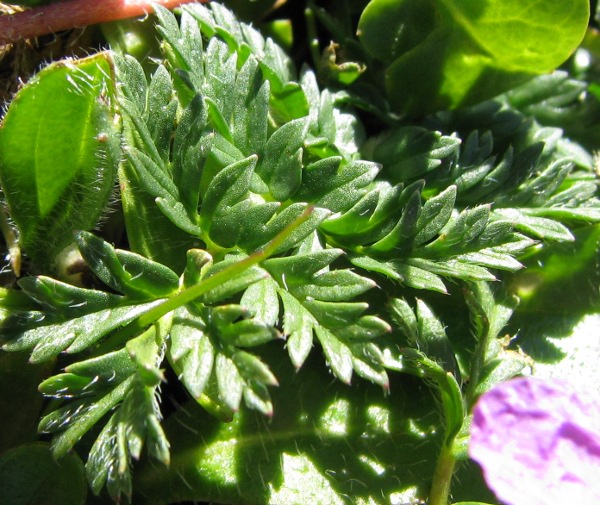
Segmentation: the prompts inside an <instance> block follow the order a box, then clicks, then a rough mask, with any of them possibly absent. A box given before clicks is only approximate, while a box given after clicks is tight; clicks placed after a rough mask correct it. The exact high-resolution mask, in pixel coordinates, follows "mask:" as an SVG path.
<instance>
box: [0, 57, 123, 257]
mask: <svg viewBox="0 0 600 505" xmlns="http://www.w3.org/2000/svg"><path fill="white" fill-rule="evenodd" d="M113 78H114V76H113V63H112V57H111V56H110V54H109V53H99V54H97V55H94V56H90V57H89V58H85V59H82V60H78V61H65V62H58V63H53V64H51V65H49V66H48V67H46V68H45V69H44V70H42V71H41V72H40V73H39V74H37V75H36V76H35V77H34V78H33V79H32V80H31V81H29V82H28V83H27V84H26V85H25V86H24V87H23V89H22V90H21V91H20V92H19V93H18V94H17V96H16V97H15V99H14V100H13V102H12V103H11V105H10V107H9V110H8V112H7V113H6V116H5V117H4V120H3V122H2V128H1V129H0V180H1V181H2V188H3V190H4V196H5V198H6V201H7V203H8V205H9V207H10V214H11V217H12V219H13V220H14V222H15V223H16V225H17V227H18V230H19V235H20V242H21V246H22V248H23V249H24V250H25V252H26V253H27V254H28V255H29V256H30V257H31V258H32V259H34V261H36V262H39V263H40V264H43V265H49V264H51V261H52V259H53V258H54V256H55V255H56V254H57V253H58V252H59V251H60V250H61V249H62V248H63V247H65V246H66V245H68V244H69V243H70V242H72V240H73V237H72V233H73V232H74V231H75V230H81V229H83V230H89V229H91V228H92V227H93V226H94V225H95V224H96V221H97V220H98V218H99V216H100V215H101V213H102V211H103V210H104V207H105V205H106V203H107V201H108V198H109V196H110V194H111V192H112V190H113V185H114V181H115V176H116V168H117V163H118V162H119V157H120V140H119V134H118V128H117V125H115V118H114V82H113Z"/></svg>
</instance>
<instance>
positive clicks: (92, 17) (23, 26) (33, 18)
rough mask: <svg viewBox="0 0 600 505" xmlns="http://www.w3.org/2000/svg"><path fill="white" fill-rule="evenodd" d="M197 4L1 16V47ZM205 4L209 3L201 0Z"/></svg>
mask: <svg viewBox="0 0 600 505" xmlns="http://www.w3.org/2000/svg"><path fill="white" fill-rule="evenodd" d="M194 1H196V0H66V1H64V2H58V3H53V4H50V5H43V6H41V7H36V8H35V9H29V10H26V11H23V12H17V13H16V14H11V15H8V16H0V45H2V44H9V43H11V42H17V41H19V40H22V39H29V38H33V37H39V36H40V35H46V34H48V33H55V32H59V31H61V30H68V29H70V28H76V27H83V26H86V25H92V24H96V23H104V22H107V21H116V20H118V19H125V18H130V17H134V16H142V15H144V14H147V13H148V12H152V5H153V4H159V5H162V6H163V7H166V8H167V9H173V8H175V7H178V6H180V5H182V4H185V3H190V2H194ZM200 1H202V2H206V1H208V0H200Z"/></svg>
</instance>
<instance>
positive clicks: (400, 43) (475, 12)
mask: <svg viewBox="0 0 600 505" xmlns="http://www.w3.org/2000/svg"><path fill="white" fill-rule="evenodd" d="M588 18H589V3H588V2H587V0H574V1H571V2H551V3H548V2H522V1H519V0H513V1H503V0H498V1H495V0H491V1H487V2H479V1H477V0H441V1H437V2H435V3H433V4H432V3H429V2H422V1H420V0H401V1H396V0H373V1H371V2H370V3H369V4H368V6H367V7H366V9H365V10H364V12H363V13H362V16H361V20H360V23H359V32H358V33H359V37H360V40H361V42H362V43H363V44H364V46H365V47H366V49H367V50H368V51H369V52H370V53H371V55H372V56H373V57H374V58H375V59H378V60H380V61H382V62H383V63H384V65H385V67H386V72H385V74H386V76H385V79H386V83H385V86H386V90H387V93H388V98H389V100H390V101H391V103H392V104H393V106H394V108H395V109H396V110H397V111H398V112H402V113H407V114H410V115H422V114H425V113H428V112H433V111H436V110H440V109H448V108H456V107H461V106H464V105H468V104H472V103H476V102H480V101H482V100H484V99H487V98H492V97H493V96H495V95H498V94H500V93H502V92H504V91H506V90H508V89H510V88H511V87H514V86H515V85H517V84H520V83H522V82H524V81H526V80H527V79H529V78H531V77H533V76H535V75H537V74H541V73H544V72H548V71H551V70H554V69H555V68H556V67H558V66H559V65H560V64H561V63H562V62H564V61H565V60H566V59H567V58H568V57H569V55H570V54H571V53H572V52H573V51H574V50H575V48H576V47H577V45H578V44H579V43H580V42H581V40H582V38H583V35H584V33H585V29H586V27H587V22H588ZM557 29H560V33H561V36H560V37H556V36H554V34H555V33H556V30H557Z"/></svg>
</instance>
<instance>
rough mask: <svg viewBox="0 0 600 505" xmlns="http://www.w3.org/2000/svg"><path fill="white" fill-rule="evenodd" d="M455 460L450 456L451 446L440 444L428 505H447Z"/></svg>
mask: <svg viewBox="0 0 600 505" xmlns="http://www.w3.org/2000/svg"><path fill="white" fill-rule="evenodd" d="M455 464H456V458H455V457H454V455H453V454H452V445H447V444H445V443H444V444H442V450H441V452H440V455H439V457H438V460H437V464H436V467H435V472H434V474H433V483H432V485H431V490H430V492H429V500H428V502H427V503H428V504H429V505H448V498H449V496H450V484H451V483H452V475H453V474H454V465H455Z"/></svg>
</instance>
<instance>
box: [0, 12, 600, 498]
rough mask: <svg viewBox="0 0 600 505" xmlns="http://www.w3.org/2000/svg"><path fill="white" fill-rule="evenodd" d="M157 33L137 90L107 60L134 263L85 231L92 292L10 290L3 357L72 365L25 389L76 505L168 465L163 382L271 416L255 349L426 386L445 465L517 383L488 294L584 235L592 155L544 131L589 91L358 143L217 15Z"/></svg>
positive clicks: (43, 280) (134, 74)
mask: <svg viewBox="0 0 600 505" xmlns="http://www.w3.org/2000/svg"><path fill="white" fill-rule="evenodd" d="M156 16H157V18H158V25H157V31H158V33H159V35H160V45H161V50H162V51H163V55H164V61H162V62H160V63H158V64H157V65H156V66H155V68H154V69H153V70H152V72H150V73H149V74H148V75H147V74H146V73H145V71H144V68H143V67H142V65H141V64H140V63H139V62H138V61H137V60H135V59H134V58H133V57H130V56H126V55H116V54H115V55H114V56H113V57H114V61H115V67H116V82H117V88H118V110H119V114H120V118H121V120H122V123H123V132H122V141H123V152H124V160H123V164H122V166H121V168H120V173H119V183H120V185H121V198H122V202H123V211H124V220H125V227H126V235H127V239H128V243H129V246H130V249H131V250H121V249H118V248H115V247H113V246H112V245H111V244H109V243H108V242H107V241H105V240H103V239H101V238H100V237H98V236H96V235H94V234H91V233H87V232H78V233H77V234H76V235H75V240H76V244H77V247H78V250H79V252H80V253H81V256H82V257H83V259H84V261H85V263H86V264H87V266H88V267H89V269H90V270H91V272H92V273H93V275H94V279H95V282H96V286H97V289H91V288H84V287H74V286H71V285H68V284H65V283H63V282H60V281H58V280H55V279H52V278H50V277H47V276H39V277H25V278H23V279H22V280H21V281H19V286H20V288H21V290H22V291H23V293H24V294H25V295H26V297H27V301H26V302H24V301H23V300H21V302H22V303H21V304H20V305H19V307H18V309H16V310H14V311H13V312H12V313H11V315H10V317H7V318H5V319H4V321H3V322H2V328H1V331H2V333H1V338H2V343H3V349H5V350H11V351H29V352H31V361H32V362H42V361H47V360H51V359H53V358H56V357H57V356H61V359H62V358H63V357H64V358H65V360H67V361H68V364H67V366H66V367H65V368H64V370H63V371H61V372H60V373H59V374H57V375H54V376H52V377H50V378H48V379H47V380H45V381H44V382H43V383H42V384H41V386H40V391H41V392H42V393H43V394H44V395H46V396H48V397H53V398H55V399H57V400H58V402H57V403H56V408H54V410H51V411H49V412H48V413H47V414H46V415H45V417H44V418H43V419H42V421H41V423H40V427H39V428H40V431H41V432H44V433H48V434H52V436H53V442H52V449H53V451H54V454H55V455H56V456H61V455H64V454H66V453H67V452H69V451H70V450H71V449H72V448H73V447H74V446H75V444H77V443H78V442H79V440H80V439H81V438H82V437H84V436H85V435H86V434H87V433H88V432H90V433H89V436H90V437H91V436H92V435H93V436H97V438H96V441H95V442H94V443H93V445H91V449H90V452H89V457H88V459H87V464H86V470H87V473H88V479H89V481H90V484H91V488H92V490H93V491H94V493H99V492H100V491H101V489H102V488H103V487H105V486H106V488H107V490H108V492H109V493H110V495H111V496H112V497H113V498H115V499H116V500H118V499H119V497H120V496H121V495H124V496H126V497H128V498H129V499H130V498H131V494H132V481H131V474H130V466H131V462H132V460H137V459H139V458H140V456H141V454H142V448H143V447H145V448H146V451H147V453H148V454H149V455H150V456H151V457H152V458H154V459H155V460H157V461H159V462H161V463H163V464H169V461H170V454H169V442H168V440H167V437H166V435H165V433H164V432H163V427H162V424H161V422H162V413H161V408H160V403H159V400H160V397H161V386H162V384H163V382H164V380H165V371H166V370H169V372H174V375H175V376H176V377H177V379H178V380H179V381H180V382H181V384H182V385H183V386H184V388H185V389H186V390H187V392H188V393H189V395H190V397H191V398H193V399H194V400H195V401H196V402H198V404H200V405H201V406H202V407H203V408H204V409H205V410H207V411H208V412H210V413H211V414H213V415H214V416H216V417H217V418H219V419H222V420H231V419H232V418H233V417H234V415H236V412H237V411H238V410H239V409H240V408H242V403H243V404H245V405H246V406H247V407H249V408H250V409H255V410H257V411H258V412H260V413H262V414H264V415H266V416H272V415H273V412H274V410H275V411H276V409H277V406H276V405H274V404H273V401H272V399H271V394H270V392H269V390H270V388H273V387H277V386H278V384H279V380H278V376H276V374H275V373H274V372H273V369H272V367H271V366H270V364H269V363H268V361H267V360H265V359H263V351H264V349H267V348H271V347H273V346H277V345H280V346H281V343H282V342H283V341H285V350H286V352H287V354H288V356H289V359H290V361H291V366H292V367H295V368H296V369H299V368H301V367H302V366H303V365H304V364H305V363H306V362H307V360H308V358H309V355H310V354H311V351H312V352H313V353H314V354H317V355H318V354H319V353H321V354H322V355H323V359H324V361H325V362H326V363H327V365H328V367H329V369H330V370H331V372H332V374H333V376H335V378H337V379H339V381H341V382H343V383H345V384H349V383H350V382H351V380H352V378H353V376H354V375H355V374H356V375H358V376H360V377H362V378H364V379H367V380H368V381H370V382H372V383H374V384H376V385H378V386H380V388H381V389H383V390H384V391H385V392H387V391H388V389H389V388H390V372H391V371H394V372H395V371H403V372H407V373H410V374H412V375H415V376H417V377H420V378H422V379H424V380H425V381H426V382H427V383H428V384H430V385H431V386H432V389H433V390H434V391H435V392H436V397H437V398H438V399H439V400H440V404H441V407H442V408H441V412H442V414H443V416H442V417H443V419H444V424H445V427H444V429H443V430H441V431H440V433H442V431H443V443H444V444H445V447H446V448H447V449H448V451H449V452H452V451H453V452H454V453H456V454H459V453H460V447H459V446H460V444H461V443H463V442H464V439H465V437H466V430H467V428H468V415H469V412H470V409H471V407H472V405H473V403H474V401H475V400H476V399H477V397H478V396H479V395H480V394H482V393H483V392H485V391H486V390H487V389H489V388H490V387H492V386H493V385H494V384H496V383H497V382H499V381H502V380H505V379H507V378H510V377H512V376H514V375H516V374H518V373H520V372H521V371H522V370H524V369H525V367H526V366H527V365H528V361H527V360H526V359H525V358H524V357H523V356H522V355H521V354H519V353H516V352H514V351H512V350H508V349H507V345H508V342H507V341H505V340H504V339H503V338H502V337H501V335H502V333H501V332H502V331H503V330H504V328H505V326H506V324H507V323H508V321H509V319H510V317H511V315H512V312H513V310H514V309H515V306H516V301H515V299H514V298H513V297H511V296H510V295H508V294H507V292H506V288H505V285H504V283H500V282H497V281H502V280H504V278H505V276H506V275H508V274H509V273H512V272H516V271H517V270H519V269H521V268H522V267H523V262H524V257H525V256H526V255H527V254H535V250H534V248H533V247H532V246H534V245H535V244H540V243H541V244H543V243H544V242H547V241H558V242H563V241H564V242H567V241H572V240H573V233H572V230H573V229H574V228H576V227H578V226H582V225H584V224H586V223H597V222H599V221H600V200H599V199H598V179H597V177H596V175H595V174H594V173H593V171H592V166H591V165H592V161H591V157H590V156H589V154H588V153H587V151H586V150H585V148H583V147H582V146H581V145H579V144H578V143H577V142H576V140H574V139H572V138H569V137H567V136H565V135H563V132H562V131H561V130H559V129H557V128H554V127H551V126H547V125H550V124H553V123H552V121H554V120H555V121H557V122H558V123H561V122H562V121H563V119H562V118H564V117H568V118H573V117H576V116H577V115H578V114H579V112H578V111H579V108H578V106H577V104H576V103H575V102H576V96H577V93H578V92H579V91H580V90H581V86H580V85H579V84H578V83H576V82H574V81H570V80H565V78H564V76H562V74H554V75H553V76H550V77H547V78H541V79H538V80H535V81H532V82H530V83H528V84H526V85H525V86H524V87H522V88H519V89H515V90H513V91H511V92H510V93H509V94H507V95H505V96H502V97H499V98H498V99H496V100H494V101H490V102H484V103H482V104H479V105H477V106H475V107H473V108H470V109H465V110H462V111H458V112H444V113H439V114H437V115H435V116H429V117H427V118H426V119H424V120H423V121H421V122H419V123H418V124H417V123H412V124H404V123H401V122H399V121H398V118H393V121H392V122H393V126H392V127H390V128H389V129H387V130H385V131H384V132H383V133H381V134H379V135H377V136H373V137H371V138H369V139H365V132H364V129H363V127H362V125H361V122H360V120H359V117H358V115H357V114H356V113H355V111H354V110H353V109H352V108H349V107H348V102H351V101H352V100H351V99H348V95H345V94H342V93H336V92H334V91H332V90H320V89H319V85H318V83H317V77H316V75H315V73H313V71H311V70H309V69H307V68H304V69H303V70H302V71H301V72H297V70H296V68H295V67H294V64H293V62H292V60H291V59H290V58H289V57H288V56H287V55H286V54H285V53H284V52H283V50H282V49H281V48H279V47H278V46H277V45H276V44H275V43H274V42H273V41H272V40H271V39H265V38H264V37H263V36H262V35H261V33H260V32H258V31H257V30H256V29H254V28H253V27H251V26H250V25H247V24H244V23H240V22H239V21H238V20H237V19H236V18H235V16H234V15H233V14H232V13H231V12H230V11H228V10H227V9H225V8H224V7H223V6H221V5H219V4H218V3H214V4H211V6H210V7H205V6H203V5H200V4H195V5H192V6H187V7H184V8H183V9H182V13H181V16H180V18H179V19H178V18H176V17H175V15H174V14H172V13H170V12H168V11H167V10H165V9H163V8H160V7H156ZM393 56H394V57H395V55H393ZM556 83H558V84H559V86H555V84H556ZM375 101H376V99H375V98H374V99H373V103H375ZM354 102H355V103H357V102H356V100H354ZM549 102H551V103H555V104H556V106H557V107H561V106H564V107H563V109H564V110H563V111H562V114H564V116H562V115H560V114H558V112H557V114H558V115H559V116H560V118H561V119H558V118H557V117H554V119H553V118H552V117H551V116H552V115H551V114H550V111H549V110H548V108H547V107H546V105H547V104H548V103H549ZM379 112H380V113H381V110H380V111H379ZM387 119H388V120H389V119H390V117H388V118H387ZM543 125H544V126H543ZM492 283H494V284H496V285H498V286H499V287H498V288H492V287H491V286H492ZM442 295H444V296H442ZM448 298H450V299H451V300H452V302H451V303H454V305H453V307H454V308H455V309H456V310H455V311H454V309H450V310H449V309H448V306H447V304H446V302H445V301H441V300H442V299H445V300H447V299H448ZM6 299H7V300H8V295H7V298H6ZM453 311H454V312H457V313H458V312H460V315H457V314H454V313H452V312H453ZM461 316H462V317H464V319H468V318H469V317H470V319H471V328H470V329H467V330H465V331H464V333H465V334H466V336H463V337H464V338H462V337H461V338H462V339H461V338H457V336H456V332H455V331H453V330H452V329H451V328H448V327H447V322H446V321H447V320H451V321H452V318H453V317H456V318H459V317H461ZM463 330H464V328H463ZM465 356H466V357H465ZM96 424H98V426H97V427H95V428H94V425H96ZM93 428H94V429H93ZM463 445H464V444H463ZM463 456H464V454H463Z"/></svg>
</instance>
